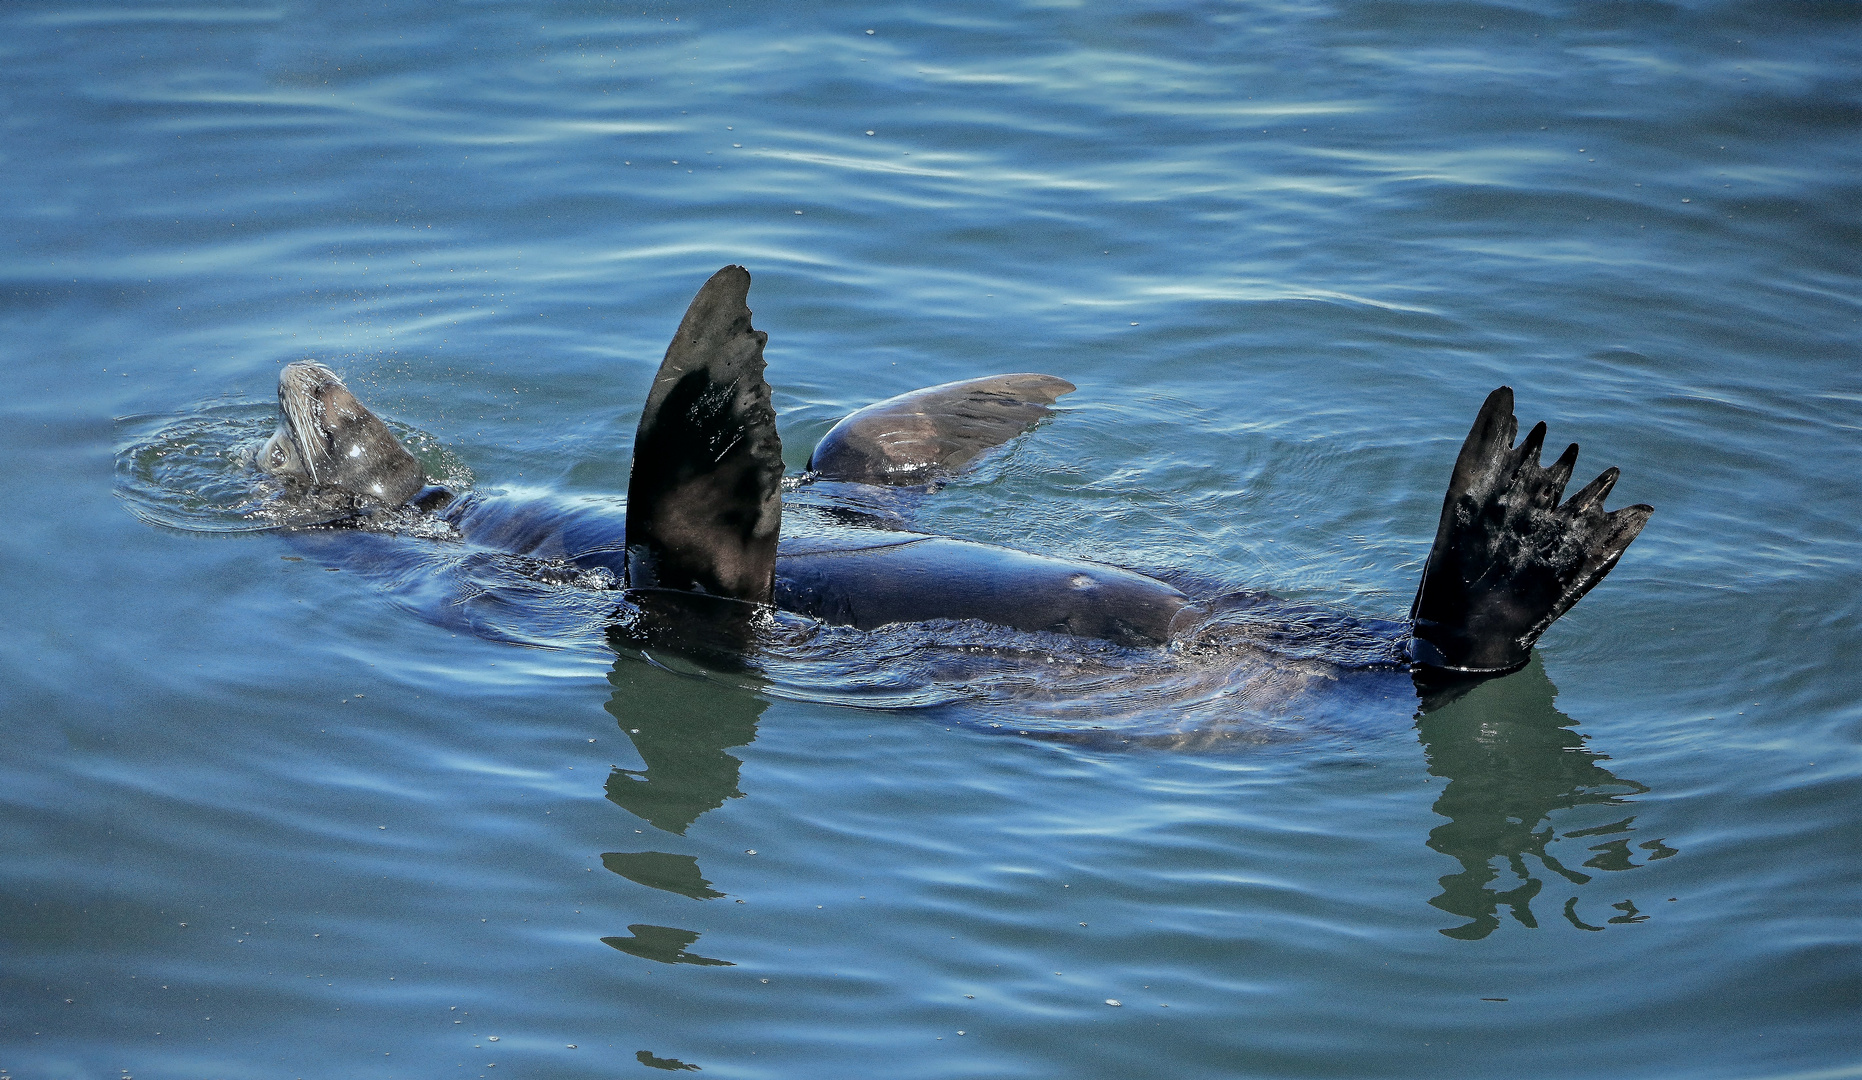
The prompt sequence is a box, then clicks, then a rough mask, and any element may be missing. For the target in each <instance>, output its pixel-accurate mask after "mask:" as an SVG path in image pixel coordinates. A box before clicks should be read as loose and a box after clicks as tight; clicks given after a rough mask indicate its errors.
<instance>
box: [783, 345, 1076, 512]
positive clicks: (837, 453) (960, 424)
mask: <svg viewBox="0 0 1862 1080" xmlns="http://www.w3.org/2000/svg"><path fill="white" fill-rule="evenodd" d="M1074 389H1075V388H1074V385H1073V384H1072V383H1070V382H1068V381H1066V380H1065V379H1057V378H1055V377H1054V376H1052V375H1036V374H1031V373H1025V374H1018V375H990V376H986V377H984V378H981V379H966V380H964V381H963V382H954V383H945V384H943V385H942V386H932V387H927V388H926V389H923V390H914V391H912V392H911V393H909V394H900V395H899V396H898V397H894V398H887V399H886V400H885V401H881V402H877V403H875V404H872V405H868V406H867V407H866V408H864V409H861V410H859V411H858V412H856V413H854V414H852V415H851V416H849V417H847V418H846V419H844V420H842V421H841V422H840V423H838V424H836V425H834V428H833V430H831V431H829V432H828V433H827V434H826V435H824V436H822V438H821V442H820V443H819V444H817V445H816V446H815V452H814V456H813V457H811V458H809V460H808V468H809V471H811V472H813V473H815V474H817V475H818V476H819V477H820V478H821V479H823V480H847V481H852V482H854V483H861V484H884V485H890V486H895V487H908V486H916V485H919V484H928V483H931V482H933V481H935V480H937V479H938V478H940V477H944V476H949V475H951V474H953V473H956V472H958V471H960V470H961V469H962V468H963V467H964V466H966V465H968V464H969V463H970V462H971V461H972V460H974V459H975V458H976V456H977V455H978V454H981V453H982V452H983V451H985V450H989V449H991V448H993V447H997V446H1001V445H1002V444H1003V443H1005V442H1008V441H1009V440H1010V439H1013V438H1014V437H1015V436H1017V435H1020V434H1021V433H1022V432H1024V431H1027V430H1028V429H1029V428H1031V427H1033V426H1034V425H1035V424H1036V423H1037V422H1039V421H1040V420H1041V419H1043V418H1044V417H1046V416H1048V415H1049V414H1050V413H1052V412H1053V411H1054V410H1053V409H1051V408H1049V406H1051V405H1053V404H1054V402H1055V401H1057V400H1058V399H1059V398H1060V396H1061V395H1062V394H1071V393H1072V392H1073V391H1074Z"/></svg>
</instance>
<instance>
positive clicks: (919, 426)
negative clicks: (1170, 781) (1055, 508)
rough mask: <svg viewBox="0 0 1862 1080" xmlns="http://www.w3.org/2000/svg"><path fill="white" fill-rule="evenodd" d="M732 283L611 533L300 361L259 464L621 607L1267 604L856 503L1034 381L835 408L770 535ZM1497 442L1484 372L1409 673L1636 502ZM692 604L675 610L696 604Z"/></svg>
mask: <svg viewBox="0 0 1862 1080" xmlns="http://www.w3.org/2000/svg"><path fill="white" fill-rule="evenodd" d="M749 288H750V274H749V272H748V271H746V270H745V269H744V268H743V267H741V266H727V267H725V268H723V269H722V270H719V271H718V272H717V273H716V274H714V275H712V277H711V279H710V280H709V281H707V282H706V283H705V285H704V286H703V287H702V288H701V289H699V291H698V295H697V296H696V297H695V298H694V299H693V300H692V303H691V306H690V307H689V308H688V309H687V311H686V313H685V317H684V319H683V320H682V321H681V322H680V324H679V329H678V331H677V333H676V334H675V335H674V336H673V340H672V343H671V345H670V346H668V348H667V350H666V356H665V359H664V361H663V362H662V363H661V365H660V369H659V372H658V374H657V375H656V376H655V378H654V381H653V386H652V388H651V390H650V391H649V392H648V395H647V400H646V405H645V408H644V409H643V411H642V414H641V417H640V426H639V429H638V432H637V434H636V436H635V440H634V461H633V470H632V475H631V479H630V482H629V484H628V498H627V509H626V514H625V521H624V524H623V523H619V522H617V521H616V520H615V518H614V516H613V515H612V514H611V513H604V512H602V511H600V510H598V509H589V508H576V507H561V506H548V505H542V504H538V503H536V502H535V501H523V502H519V501H514V500H509V499H501V498H480V497H478V496H466V497H463V498H458V497H455V496H454V493H452V492H449V491H445V490H443V489H438V488H434V487H432V486H429V485H427V484H426V482H425V477H424V476H423V475H422V474H421V470H420V465H419V463H418V462H417V461H416V460H415V459H414V457H413V455H411V454H410V453H408V451H407V450H406V449H405V448H404V447H402V446H401V445H400V443H399V442H398V441H397V440H396V439H395V438H394V436H393V435H392V433H391V432H389V430H388V428H387V426H386V425H385V424H384V423H382V421H381V420H380V419H379V418H378V417H376V416H375V415H374V414H373V413H372V412H370V411H369V410H368V409H367V408H366V407H365V406H363V405H362V403H361V402H360V401H358V400H356V398H355V397H354V395H353V394H351V393H349V391H348V390H347V389H346V388H345V387H344V386H343V385H342V382H341V380H340V379H338V378H337V377H336V375H335V374H334V373H333V372H331V371H330V370H329V369H328V368H325V367H323V366H322V365H320V364H315V363H311V362H301V363H294V364H291V365H288V366H287V367H286V368H285V370H284V372H283V374H282V375H281V376H280V379H279V387H278V394H279V406H280V408H279V412H280V419H279V429H278V433H277V434H276V435H275V436H273V438H272V440H271V441H270V442H269V443H267V444H266V446H265V447H264V448H263V449H262V450H261V451H260V453H259V455H258V458H257V461H258V464H259V466H260V467H261V468H262V469H265V470H266V471H268V472H271V473H274V474H277V475H280V476H284V477H289V478H295V479H297V480H300V481H303V482H305V483H307V484H309V485H311V486H312V487H313V488H315V489H318V490H320V491H321V492H323V493H325V494H328V493H331V492H333V491H334V492H342V493H346V494H348V495H350V496H354V497H355V499H356V500H358V503H357V505H359V506H362V507H374V508H382V507H390V508H392V507H399V506H403V505H409V504H412V505H414V506H417V507H420V508H422V509H427V510H432V511H435V512H437V513H438V514H439V515H441V516H442V517H443V518H444V519H445V520H447V521H448V522H450V523H451V524H453V525H454V526H456V527H457V528H458V529H459V531H460V532H461V534H462V535H463V536H464V537H465V539H466V540H467V541H468V542H473V543H480V544H484V545H486V546H490V547H495V548H498V549H501V550H507V551H514V552H518V553H522V554H531V553H547V554H549V555H551V556H554V557H559V558H561V559H566V560H567V561H568V562H570V563H572V564H574V565H576V566H578V567H582V568H584V569H605V570H607V571H609V572H611V573H612V574H613V575H615V578H616V580H618V581H619V582H620V583H622V585H623V586H624V587H625V588H626V589H628V590H631V591H632V593H633V595H634V596H635V597H637V598H648V597H651V596H655V595H657V596H661V597H667V596H673V597H677V596H683V597H689V598H696V597H701V596H702V597H712V598H719V601H718V603H719V604H724V605H725V606H727V607H728V606H731V604H732V603H733V602H734V603H735V605H737V606H739V607H740V606H741V605H756V606H774V607H777V608H781V609H783V610H786V611H791V612H795V613H798V614H801V615H804V616H808V617H810V618H814V619H818V620H821V621H822V622H827V623H835V624H841V625H849V626H854V627H857V628H860V629H872V628H874V627H878V626H883V625H886V624H889V623H900V622H922V621H929V620H934V619H976V620H980V621H982V622H985V623H992V624H996V625H1000V626H1004V627H1009V628H1013V629H1017V630H1025V631H1053V632H1060V633H1066V634H1073V635H1078V636H1082V637H1092V638H1104V639H1107V640H1111V641H1114V642H1118V643H1120V644H1125V645H1164V644H1167V643H1169V642H1171V641H1173V640H1177V639H1180V638H1183V637H1185V636H1186V635H1191V634H1194V633H1196V632H1198V631H1199V630H1200V629H1202V628H1203V627H1204V626H1205V625H1206V624H1208V623H1209V622H1210V621H1211V620H1212V619H1214V618H1216V617H1218V616H1219V615H1220V614H1222V613H1224V612H1229V611H1234V610H1236V609H1238V608H1251V607H1258V606H1261V605H1272V604H1275V603H1278V601H1275V600H1273V599H1272V598H1271V597H1267V596H1265V594H1261V593H1233V594H1226V595H1222V596H1215V597H1204V598H1196V597H1192V596H1190V595H1188V594H1186V593H1184V592H1182V591H1180V590H1179V589H1177V588H1175V587H1174V586H1172V585H1170V584H1167V583H1165V582H1163V581H1160V580H1157V579H1156V578H1153V577H1149V576H1146V575H1144V574H1139V573H1135V572H1133V571H1130V570H1125V569H1121V568H1119V567H1116V566H1112V565H1109V564H1106V563H1098V562H1088V561H1085V560H1077V559H1062V558H1054V557H1050V556H1045V555H1038V554H1033V553H1029V552H1023V551H1017V550H1014V549H1010V548H1004V547H999V546H996V545H992V544H983V543H977V542H974V541H969V540H961V539H957V538H954V537H947V536H933V535H929V534H924V533H918V532H913V531H910V530H909V528H907V527H905V523H904V522H902V521H899V520H894V519H889V518H888V517H887V516H886V515H883V514H872V513H868V512H865V511H864V510H863V509H862V507H864V506H866V505H868V504H869V503H871V504H878V505H884V504H885V502H886V500H885V499H883V498H880V499H873V500H869V499H862V498H859V497H857V493H858V492H861V491H866V492H870V493H875V494H877V493H880V492H883V491H885V490H888V489H892V490H896V489H901V488H920V489H922V488H925V487H927V486H929V485H935V484H936V483H937V482H938V481H939V480H941V479H943V478H946V477H948V476H950V475H952V474H953V473H955V472H957V471H958V470H960V469H962V468H963V467H964V466H965V465H966V464H968V463H969V462H970V461H971V460H972V459H974V458H975V457H976V456H977V455H978V454H980V453H982V452H983V451H985V450H987V449H989V448H991V447H994V446H999V445H1001V444H1003V443H1005V442H1007V441H1009V440H1010V439H1012V438H1014V437H1015V436H1016V435H1018V434H1020V433H1021V432H1023V431H1025V430H1027V429H1028V428H1029V427H1030V426H1032V425H1033V424H1034V423H1035V422H1036V421H1038V420H1040V419H1041V418H1042V417H1044V416H1046V415H1048V413H1049V412H1050V411H1051V409H1050V406H1052V405H1053V404H1054V402H1055V401H1056V400H1058V399H1059V397H1060V396H1061V395H1063V394H1066V393H1069V392H1071V391H1072V390H1073V389H1074V387H1073V385H1072V384H1070V383H1068V382H1066V381H1065V380H1062V379H1059V378H1056V377H1054V376H1051V375H1037V374H1014V375H995V376H989V377H987V378H981V379H971V380H967V381H964V382H956V383H949V384H946V385H943V386H934V387H930V388H928V389H924V390H918V391H914V392H912V393H909V394H904V395H901V396H899V397H895V398H891V399H889V400H886V401H882V402H879V403H877V404H874V405H869V406H867V407H866V408H864V409H861V410H859V411H857V412H855V413H854V414H852V415H851V416H849V417H847V418H846V419H844V420H842V421H841V422H840V423H839V424H838V425H836V426H835V427H834V429H833V430H831V431H829V432H828V434H827V435H826V436H824V437H823V438H822V440H821V442H820V443H819V444H818V445H817V446H816V448H815V451H814V454H813V456H812V457H811V459H810V461H809V473H808V476H807V477H806V481H807V482H811V483H815V484H823V485H825V484H829V483H832V484H839V485H845V486H844V487H843V488H841V489H840V490H841V491H842V492H843V493H850V494H849V497H847V498H846V499H845V500H844V501H845V502H846V503H847V506H848V513H847V515H845V516H846V517H847V518H848V519H849V521H850V522H851V523H850V524H847V525H846V527H844V528H841V529H838V530H832V531H829V532H828V533H826V534H825V535H810V536H806V537H799V538H790V539H786V540H785V539H784V538H783V537H782V536H781V520H782V478H783V463H782V444H781V440H780V439H779V437H778V435H777V431H776V413H775V409H774V408H773V407H772V405H771V403H770V388H769V384H768V382H767V381H766V380H765V378H764V362H763V347H764V345H765V343H766V342H767V341H768V335H767V334H765V333H763V332H762V331H760V330H757V329H755V328H753V327H752V326H751V324H750V309H749V307H748V306H747V299H748V294H749ZM1517 433H1518V422H1517V420H1515V418H1514V416H1513V392H1512V390H1511V389H1510V388H1508V387H1504V386H1502V387H1500V388H1499V389H1497V390H1495V391H1494V392H1493V393H1492V394H1489V395H1488V397H1487V400H1486V402H1485V403H1484V404H1483V405H1482V406H1481V410H1480V413H1479V415H1478V416H1477V417H1476V418H1475V421H1474V426H1473V429H1472V430H1471V431H1470V432H1469V434H1468V438H1467V441H1466V442H1465V443H1464V444H1463V445H1462V448H1461V453H1460V455H1459V457H1457V459H1456V461H1455V468H1454V473H1453V475H1452V477H1451V478H1450V480H1449V486H1448V493H1447V496H1446V497H1445V498H1444V499H1443V503H1442V515H1441V519H1440V523H1439V524H1438V526H1437V529H1436V535H1435V543H1434V546H1433V547H1432V548H1431V549H1430V552H1429V559H1428V562H1427V564H1426V565H1425V566H1424V568H1423V573H1422V580H1421V582H1420V583H1419V585H1418V587H1417V590H1416V599H1415V602H1414V603H1413V604H1412V606H1411V608H1410V615H1409V620H1408V623H1407V624H1406V625H1405V629H1406V631H1407V633H1406V634H1400V635H1395V636H1393V637H1392V640H1390V642H1389V644H1390V649H1389V656H1388V664H1389V665H1390V666H1396V665H1408V666H1410V667H1411V668H1412V670H1414V671H1415V672H1416V674H1417V677H1418V680H1419V682H1422V683H1424V684H1439V683H1441V682H1446V681H1455V680H1468V679H1476V678H1482V677H1487V676H1493V675H1501V674H1505V673H1507V672H1510V671H1515V670H1517V669H1519V668H1520V667H1523V666H1524V665H1525V664H1526V661H1527V660H1528V658H1529V656H1530V653H1531V649H1532V645H1533V642H1535V641H1537V640H1538V638H1539V636H1540V635H1541V634H1543V633H1544V632H1545V629H1546V628H1547V627H1548V626H1550V625H1551V624H1552V622H1553V621H1554V620H1555V619H1557V618H1558V617H1559V616H1560V615H1562V614H1564V613H1565V612H1566V611H1568V610H1570V608H1571V606H1572V605H1573V604H1575V603H1577V601H1578V600H1579V599H1580V598H1581V597H1583V595H1584V594H1585V593H1587V592H1589V591H1590V590H1591V589H1592V588H1593V587H1595V586H1596V585H1597V583H1598V582H1600V581H1602V580H1603V578H1604V576H1605V575H1607V574H1608V573H1609V572H1610V570H1611V568H1613V567H1614V566H1615V565H1616V563H1617V560H1618V559H1620V558H1621V557H1622V554H1623V551H1624V550H1625V549H1626V548H1627V547H1628V546H1629V544H1630V542H1631V541H1633V540H1634V539H1635V538H1636V536H1637V534H1638V533H1640V532H1641V530H1642V527H1643V525H1644V524H1646V523H1647V521H1648V519H1649V515H1650V514H1651V513H1653V508H1652V507H1650V506H1647V505H1642V504H1638V505H1634V506H1627V507H1623V508H1622V509H1619V510H1615V511H1605V510H1604V509H1603V500H1604V498H1605V496H1607V495H1608V494H1609V492H1610V489H1611V488H1612V487H1613V486H1614V485H1615V483H1616V479H1617V470H1616V469H1614V468H1611V469H1607V470H1605V471H1604V473H1603V474H1602V475H1600V476H1598V477H1597V478H1596V479H1595V480H1593V481H1591V482H1590V483H1589V484H1587V485H1586V486H1585V487H1584V488H1583V489H1582V490H1580V491H1579V492H1578V493H1577V494H1575V495H1573V496H1572V497H1571V498H1570V499H1567V500H1564V501H1563V502H1561V501H1560V499H1561V498H1562V496H1563V493H1564V488H1565V485H1566V483H1567V482H1568V481H1569V480H1570V478H1571V472H1572V468H1573V466H1574V465H1575V464H1576V461H1577V453H1578V448H1577V445H1576V444H1575V443H1574V444H1572V445H1571V446H1570V447H1569V448H1567V449H1566V450H1565V452H1564V453H1563V454H1561V455H1560V456H1559V457H1558V459H1557V460H1556V461H1554V462H1553V463H1552V464H1551V465H1549V466H1542V465H1540V463H1539V457H1540V450H1541V447H1542V445H1543V443H1544V439H1545V425H1544V424H1543V423H1540V424H1537V425H1535V426H1534V427H1533V428H1532V430H1531V431H1529V432H1528V433H1527V434H1526V437H1525V439H1523V440H1522V441H1521V442H1520V443H1519V444H1518V445H1517V446H1515V445H1514V442H1513V440H1514V437H1515V435H1516V434H1517ZM617 534H618V535H617ZM704 606H705V605H704V604H696V605H692V606H687V607H685V608H682V610H687V611H690V612H692V613H693V616H692V617H695V618H696V617H703V616H701V615H699V614H698V612H699V610H700V609H701V608H703V607H704ZM712 607H713V608H714V609H715V608H716V607H717V605H712Z"/></svg>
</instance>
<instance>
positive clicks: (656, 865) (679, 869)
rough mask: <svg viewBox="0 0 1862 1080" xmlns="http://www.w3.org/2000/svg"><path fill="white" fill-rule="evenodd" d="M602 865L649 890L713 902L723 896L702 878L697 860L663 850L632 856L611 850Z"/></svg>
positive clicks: (632, 854) (641, 852) (635, 853)
mask: <svg viewBox="0 0 1862 1080" xmlns="http://www.w3.org/2000/svg"><path fill="white" fill-rule="evenodd" d="M601 865H603V866H605V867H607V868H608V869H610V870H612V871H614V872H615V873H617V874H619V875H621V876H622V877H624V878H626V879H627V880H629V881H632V882H637V883H639V884H641V885H645V886H646V887H647V888H649V889H661V890H663V891H665V892H674V893H678V894H679V895H680V896H689V897H691V898H692V899H694V900H716V899H717V898H718V897H720V896H723V895H724V894H723V893H721V892H719V891H717V890H716V889H713V888H712V887H711V882H709V881H706V880H705V876H704V875H703V874H702V873H700V872H699V869H698V860H697V859H696V858H693V857H692V856H690V855H669V854H667V853H666V852H664V851H637V852H633V853H631V854H630V853H627V852H621V851H610V852H608V853H607V854H605V855H603V856H602V857H601Z"/></svg>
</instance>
